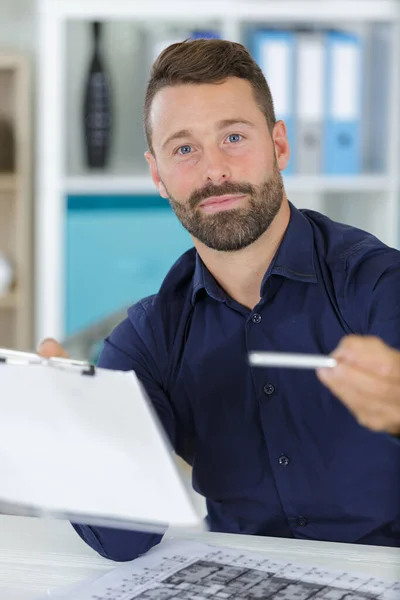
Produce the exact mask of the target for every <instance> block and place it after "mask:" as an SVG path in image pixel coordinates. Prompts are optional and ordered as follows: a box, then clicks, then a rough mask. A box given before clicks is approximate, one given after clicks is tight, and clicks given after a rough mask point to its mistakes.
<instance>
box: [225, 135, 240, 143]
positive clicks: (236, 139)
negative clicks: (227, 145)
mask: <svg viewBox="0 0 400 600" xmlns="http://www.w3.org/2000/svg"><path fill="white" fill-rule="evenodd" d="M241 139H242V136H241V135H240V133H231V134H230V135H228V140H229V141H230V142H240V141H241Z"/></svg>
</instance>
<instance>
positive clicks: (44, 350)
mask: <svg viewBox="0 0 400 600" xmlns="http://www.w3.org/2000/svg"><path fill="white" fill-rule="evenodd" d="M37 353H38V354H39V355H40V356H43V358H52V357H57V358H69V355H68V354H67V352H66V351H65V350H64V348H63V347H62V346H61V345H60V344H59V343H58V342H56V340H53V339H52V338H47V339H45V340H43V341H42V342H40V344H39V346H38V349H37Z"/></svg>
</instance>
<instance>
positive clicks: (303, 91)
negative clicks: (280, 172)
mask: <svg viewBox="0 0 400 600" xmlns="http://www.w3.org/2000/svg"><path fill="white" fill-rule="evenodd" d="M297 35H298V37H297V56H296V63H297V150H296V156H297V171H298V173H299V174H303V175H314V174H319V173H321V171H322V148H323V119H324V91H325V69H326V64H325V40H324V35H323V34H322V33H319V32H307V33H298V34H297Z"/></svg>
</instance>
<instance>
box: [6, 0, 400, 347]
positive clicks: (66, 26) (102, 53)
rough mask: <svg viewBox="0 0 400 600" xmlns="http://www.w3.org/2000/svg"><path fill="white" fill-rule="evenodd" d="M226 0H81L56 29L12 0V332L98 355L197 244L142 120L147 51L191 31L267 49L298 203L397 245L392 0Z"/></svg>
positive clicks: (28, 341)
mask: <svg viewBox="0 0 400 600" xmlns="http://www.w3.org/2000/svg"><path fill="white" fill-rule="evenodd" d="M57 4H63V2H62V1H61V2H59V0H52V3H48V6H50V5H51V6H52V7H53V8H54V6H56V5H57ZM214 4H215V3H213V2H212V0H203V2H202V3H197V4H196V3H195V4H193V3H192V2H191V0H187V2H186V3H183V4H179V1H178V0H177V1H173V0H170V2H169V3H168V7H167V8H166V3H158V4H157V3H154V2H152V0H148V2H147V3H146V7H147V8H145V9H144V10H147V11H148V15H147V17H142V18H139V17H140V15H139V13H141V11H142V9H140V10H139V9H138V10H137V11H135V7H139V6H141V7H142V6H143V3H138V2H137V1H136V0H132V2H131V6H132V11H131V15H130V18H129V19H126V18H124V16H123V15H121V16H120V17H118V18H116V19H115V20H114V21H113V22H110V21H105V22H104V23H102V25H101V26H100V27H98V26H95V25H94V22H95V21H96V19H97V17H96V3H95V2H91V1H90V0H87V1H85V0H82V2H81V5H82V6H91V7H94V11H93V15H92V18H90V16H89V17H88V15H87V14H86V15H85V18H84V19H82V18H73V19H65V20H64V21H63V25H62V29H60V30H59V29H57V28H56V29H55V30H54V31H53V30H52V29H51V28H49V29H47V30H46V27H45V26H44V27H43V23H44V20H43V15H42V17H40V15H39V8H40V6H42V8H43V7H44V6H45V3H44V2H42V3H40V2H36V0H1V2H0V146H1V119H2V116H3V121H5V122H7V123H8V124H11V125H12V132H13V135H14V138H15V139H14V146H15V147H14V150H13V153H14V159H15V161H14V162H15V164H14V165H13V166H12V167H11V168H10V167H9V166H7V165H6V163H4V165H5V167H4V168H3V169H2V166H1V153H0V346H10V347H16V348H21V349H28V348H31V347H33V346H34V345H35V343H36V342H37V341H38V339H40V338H41V337H43V336H55V337H58V338H59V339H63V340H66V344H67V345H69V347H70V349H71V352H73V353H74V354H76V355H80V356H84V357H88V356H90V357H92V358H93V357H95V356H96V354H97V352H98V350H99V347H100V345H101V339H102V338H103V337H104V335H106V334H107V332H108V331H109V330H110V329H111V328H112V326H113V325H114V324H115V323H116V322H117V321H118V320H120V319H121V318H122V316H123V315H124V313H125V308H126V306H128V305H130V304H132V303H133V302H135V301H137V300H138V299H140V298H141V297H143V296H145V295H148V294H151V293H154V292H156V291H157V289H158V287H159V285H160V283H161V281H162V278H163V277H164V275H165V274H166V272H167V271H168V269H169V267H170V266H171V265H172V263H173V262H174V260H175V259H176V258H177V257H178V256H179V255H180V254H181V253H182V252H183V251H185V250H186V249H187V248H188V247H190V245H191V241H190V238H189V236H188V234H187V233H186V232H185V231H184V230H183V229H182V228H181V227H180V225H179V223H178V222H177V221H176V219H175V217H174V215H173V214H172V213H171V210H170V209H169V206H168V204H167V203H166V202H165V201H164V200H162V199H161V198H159V196H158V194H157V193H156V192H155V190H154V188H153V185H152V183H151V181H150V179H149V177H148V171H147V165H146V163H145V161H144V159H143V151H144V150H145V142H144V137H143V132H142V123H141V107H142V102H143V96H144V90H145V85H146V79H147V77H148V74H149V69H150V66H151V63H152V61H153V60H154V58H155V57H156V56H157V54H158V53H159V51H160V50H161V49H162V48H163V47H165V46H166V45H168V43H170V42H172V41H175V40H181V39H184V38H186V37H205V36H211V37H213V36H217V37H218V36H219V37H227V38H229V39H236V40H238V41H241V42H242V43H244V44H245V45H247V46H248V48H249V49H250V51H251V52H252V53H253V56H254V57H255V58H256V60H258V62H259V64H260V66H261V67H262V68H263V70H264V72H265V74H266V76H267V79H268V81H269V83H270V85H271V88H272V92H273V95H274V97H275V101H276V108H277V113H278V115H277V116H278V117H282V118H284V120H285V121H286V122H287V123H288V126H289V133H290V139H291V143H292V150H293V158H292V159H291V163H290V165H289V168H288V169H287V171H286V172H285V173H284V180H285V184H286V188H287V191H288V196H289V199H290V200H291V201H293V202H294V204H295V205H296V206H299V207H304V208H313V209H316V210H320V211H321V212H324V213H326V214H328V215H329V216H331V217H332V218H334V219H336V220H339V221H343V222H347V223H350V224H352V225H355V226H359V227H361V228H363V229H366V230H368V231H371V232H372V233H374V234H376V235H377V236H378V237H380V238H381V239H383V240H384V241H385V242H387V243H388V244H390V245H393V246H396V247H398V246H399V241H398V222H399V214H398V200H399V194H398V192H399V185H398V175H397V170H398V169H397V165H398V158H399V148H398V145H399V144H398V142H399V139H398V138H399V122H398V121H399V120H398V108H397V107H398V106H399V105H400V102H399V101H400V95H399V85H398V71H399V64H400V52H399V40H398V38H399V35H398V34H399V22H400V16H399V10H398V6H399V3H398V2H397V0H393V1H390V0H389V1H386V0H367V1H364V0H359V1H358V2H357V0H352V1H349V2H347V3H346V2H340V1H336V0H315V2H314V4H313V1H312V0H311V2H310V1H307V0H305V1H302V0H294V1H292V2H289V3H287V2H286V0H280V1H279V2H276V1H275V2H273V1H272V0H254V1H253V2H250V3H246V2H241V0H224V2H223V3H222V4H224V5H225V6H226V7H227V8H226V10H221V14H220V15H218V16H215V14H214V17H210V15H208V14H207V11H210V10H211V9H212V7H213V6H214ZM64 5H66V3H65V2H64ZM152 5H154V6H156V5H157V6H158V7H160V6H161V11H162V10H164V11H166V12H165V18H163V17H162V15H160V14H157V10H156V9H155V11H154V12H152V11H151V6H152ZM191 5H192V6H198V7H200V8H199V11H200V12H199V14H196V10H193V11H191V10H190V9H188V7H190V6H191ZM268 5H270V6H273V11H272V14H275V15H276V17H275V18H274V17H273V16H272V17H271V15H270V13H269V12H268V10H267V9H268ZM285 5H286V6H289V7H290V8H288V9H285ZM108 6H111V4H108ZM180 6H185V10H186V11H187V17H185V19H182V18H181V17H182V15H181V14H180V12H179V11H180ZM238 6H239V8H240V6H246V7H248V6H250V7H253V10H254V14H256V13H257V18H254V19H253V20H252V18H251V17H252V15H251V11H248V12H247V14H246V11H245V10H244V11H242V12H241V13H240V10H239V9H238V8H237V7H238ZM207 7H211V8H207ZM235 7H236V8H235ZM310 7H311V8H310ZM313 7H315V10H313ZM357 7H359V8H358V10H357ZM53 8H52V10H53ZM263 11H265V16H264V17H263ZM78 12H79V11H78ZM167 12H168V14H167ZM136 13H137V14H136ZM239 13H240V14H239ZM82 14H83V13H82ZM174 14H175V18H174ZM138 15H139V17H138ZM305 15H306V16H305ZM374 15H376V18H375V17H374ZM333 29H334V30H335V31H334V32H332V30H333ZM95 35H98V55H97V59H98V60H99V61H100V63H96V56H95V54H94V50H95V44H94V37H95ZM60 40H61V42H62V43H61V42H60ZM2 56H3V63H2V62H1V57H2ZM21 57H22V59H23V60H22V61H21V60H19V59H20V58H21ZM271 57H272V58H271ZM286 71H287V72H286ZM282 73H286V75H282ZM334 74H335V75H334ZM318 82H319V83H318ZM318 86H319V87H318ZM96 94H97V95H96ZM85 100H86V103H85ZM109 123H110V124H111V125H110V127H108V124H109ZM7 126H8V125H7ZM4 135H6V134H4ZM4 139H5V138H4ZM3 146H5V144H3ZM6 159H7V158H5V159H4V160H6ZM7 160H8V159H7ZM21 207H22V210H21ZM1 223H3V225H1Z"/></svg>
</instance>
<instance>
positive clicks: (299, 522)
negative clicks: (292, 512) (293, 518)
mask: <svg viewBox="0 0 400 600" xmlns="http://www.w3.org/2000/svg"><path fill="white" fill-rule="evenodd" d="M307 524H308V519H306V518H305V517H299V518H298V519H297V525H298V526H299V527H305V526H306V525H307Z"/></svg>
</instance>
